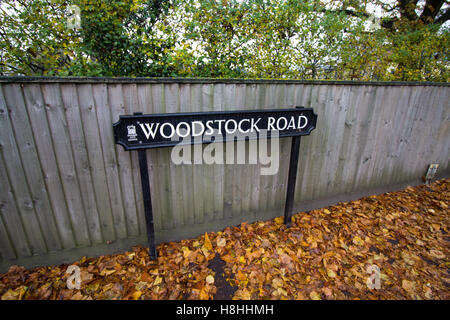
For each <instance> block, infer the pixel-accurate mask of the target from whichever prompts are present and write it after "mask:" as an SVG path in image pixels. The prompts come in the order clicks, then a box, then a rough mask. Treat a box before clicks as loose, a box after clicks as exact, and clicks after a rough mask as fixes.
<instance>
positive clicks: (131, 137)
mask: <svg viewBox="0 0 450 320" xmlns="http://www.w3.org/2000/svg"><path fill="white" fill-rule="evenodd" d="M127 130H128V134H127V137H128V141H136V140H137V133H136V126H134V125H129V126H127Z"/></svg>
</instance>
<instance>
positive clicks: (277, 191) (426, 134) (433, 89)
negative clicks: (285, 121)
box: [0, 79, 450, 268]
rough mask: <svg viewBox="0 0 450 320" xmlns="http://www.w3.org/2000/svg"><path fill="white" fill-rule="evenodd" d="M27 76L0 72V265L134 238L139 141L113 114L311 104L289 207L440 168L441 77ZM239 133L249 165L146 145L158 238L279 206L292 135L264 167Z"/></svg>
mask: <svg viewBox="0 0 450 320" xmlns="http://www.w3.org/2000/svg"><path fill="white" fill-rule="evenodd" d="M19 80H20V79H19ZM38 80H39V79H36V81H28V82H27V81H24V82H20V81H18V80H17V79H16V80H15V81H11V83H8V82H7V81H4V80H2V81H1V83H0V89H1V90H0V179H1V183H0V266H1V267H2V268H5V267H6V266H7V265H8V264H11V263H13V262H14V263H17V262H18V261H21V260H20V259H25V258H26V259H28V260H27V261H33V257H34V256H39V257H41V258H39V259H37V258H36V259H37V260H36V261H38V260H39V261H42V257H44V256H45V255H46V254H50V253H52V254H54V253H58V252H63V251H61V250H65V251H64V252H65V253H64V254H62V253H61V256H65V257H66V256H67V252H68V251H67V250H72V251H73V252H81V251H83V250H84V251H83V252H84V253H85V254H86V253H89V252H92V253H94V252H98V251H97V249H98V248H100V247H102V248H103V246H105V245H106V246H107V245H108V244H111V243H113V244H114V243H116V244H117V246H119V244H120V243H127V244H129V243H130V241H131V242H133V241H135V242H136V243H139V241H141V240H142V239H143V240H142V241H144V243H145V238H146V237H145V235H146V229H145V218H144V210H143V201H142V190H141V185H140V175H139V164H138V158H137V154H136V152H125V151H124V150H123V148H122V147H121V146H118V145H115V144H114V141H113V131H112V123H113V122H116V121H118V119H119V115H121V114H132V113H134V112H142V113H144V114H149V113H167V112H197V111H224V110H239V109H269V108H286V107H295V106H305V107H312V108H314V110H315V113H316V114H318V123H317V128H316V130H314V131H313V132H312V134H311V135H310V136H307V137H303V138H302V140H301V148H300V158H299V166H298V172H297V183H296V190H295V201H294V208H297V209H299V208H300V209H301V208H302V203H305V202H308V201H316V200H323V199H327V198H332V197H335V196H339V195H343V194H350V193H352V192H357V191H358V192H359V191H361V190H366V189H367V190H369V189H371V188H377V187H381V186H385V185H386V186H387V185H395V184H400V183H403V182H407V181H411V180H414V179H418V178H420V176H422V175H423V174H424V173H425V170H426V168H427V166H428V164H430V163H439V164H440V167H439V169H438V172H441V173H442V174H444V175H448V174H450V163H449V159H450V137H449V136H450V105H449V101H450V89H449V87H448V86H443V85H439V84H436V85H423V86H421V85H418V84H414V85H408V84H407V83H398V84H395V85H392V86H389V85H388V84H383V83H377V84H374V85H371V84H370V83H358V84H352V83H342V84H340V83H336V82H332V83H308V82H283V81H281V82H267V81H260V82H258V81H256V82H255V81H253V82H252V81H242V82H239V81H228V82H227V81H210V82H208V81H194V80H193V81H180V82H176V81H161V82H158V81H156V80H155V81H150V82H149V81H147V82H145V81H137V82H133V81H125V82H121V81H102V82H96V81H94V80H92V81H91V80H89V81H78V82H77V81H75V82H70V81H68V82H67V81H62V80H61V81H57V79H56V80H55V81H42V82H39V81H38ZM242 145H243V150H245V152H246V157H245V159H246V163H247V164H226V163H225V164H213V165H202V164H192V165H189V164H181V165H175V164H173V163H172V162H171V150H172V149H171V148H163V149H154V150H148V151H147V159H148V160H147V161H148V167H149V174H150V184H151V196H152V203H153V210H154V221H155V231H156V241H157V242H160V241H170V240H178V239H181V238H186V237H192V236H196V235H198V234H200V233H204V232H209V231H217V230H220V229H222V228H223V227H225V226H227V225H232V224H238V223H240V222H243V221H255V220H264V219H269V218H271V217H274V216H282V214H283V210H284V202H285V198H286V185H287V181H286V179H287V173H288V164H289V154H290V146H291V139H290V138H286V139H281V140H280V145H279V154H280V156H279V160H280V161H279V171H278V174H276V175H271V176H264V175H261V168H262V167H265V166H267V165H262V164H261V163H259V161H258V163H253V164H248V162H249V153H251V154H252V159H253V160H252V161H254V160H259V157H257V156H258V154H257V152H258V151H259V150H257V151H256V152H255V150H254V149H255V148H254V147H255V146H254V145H253V146H251V145H250V143H249V142H245V143H244V144H242ZM207 147H208V145H200V146H197V148H199V149H198V150H200V151H202V152H203V151H205V148H207ZM231 147H233V149H234V151H235V153H236V150H237V147H238V143H236V142H235V143H225V144H223V148H224V150H225V151H226V150H227V148H231ZM257 147H258V149H259V147H260V144H259V143H258V144H257ZM266 147H269V149H270V142H269V143H268V146H266ZM250 150H252V152H250ZM229 155H230V154H227V153H226V156H229ZM226 156H225V157H224V161H225V160H226ZM255 156H256V157H255ZM233 158H236V154H234V155H233ZM197 160H199V159H197ZM200 160H203V159H200ZM192 161H193V162H195V159H194V158H192ZM132 239H135V240H132ZM139 239H141V240H139ZM82 248H84V249H82ZM123 249H129V248H123ZM72 251H70V252H72ZM74 254H75V253H74ZM76 258H77V257H76V256H74V259H76ZM52 261H53V260H52Z"/></svg>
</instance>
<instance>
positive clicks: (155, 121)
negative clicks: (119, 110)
mask: <svg viewBox="0 0 450 320" xmlns="http://www.w3.org/2000/svg"><path fill="white" fill-rule="evenodd" d="M316 122H317V115H316V114H314V111H313V109H312V108H304V107H296V108H292V109H271V110H242V111H241V110H239V111H217V112H195V113H165V114H149V115H143V114H142V113H134V114H133V115H121V116H120V117H119V121H118V122H116V123H114V124H113V130H114V139H115V143H117V144H120V145H121V146H123V148H124V149H125V150H126V151H130V150H137V151H138V156H139V169H140V176H141V186H142V194H143V197H144V212H145V221H146V226H147V237H148V244H149V255H150V257H151V259H156V257H157V253H156V245H155V230H154V224H153V210H152V200H151V192H150V181H149V174H148V166H147V154H146V149H152V148H163V147H172V146H175V145H179V144H195V143H211V142H214V141H216V140H217V141H221V142H227V141H237V140H250V139H260V136H261V138H269V139H270V138H271V137H272V133H274V132H276V133H277V135H276V136H278V137H280V138H282V137H292V146H291V155H290V160H289V174H288V183H287V191H286V204H285V210H284V223H285V224H286V226H288V227H290V226H291V217H292V214H293V212H292V209H293V203H294V193H295V192H294V191H295V183H296V178H297V168H298V159H299V153H300V138H301V136H306V135H309V134H310V133H311V131H312V130H314V129H315V127H316ZM263 132H264V133H265V135H264V136H263V135H262V133H263ZM218 137H219V139H217V138H218ZM180 138H182V140H181V141H179V139H180Z"/></svg>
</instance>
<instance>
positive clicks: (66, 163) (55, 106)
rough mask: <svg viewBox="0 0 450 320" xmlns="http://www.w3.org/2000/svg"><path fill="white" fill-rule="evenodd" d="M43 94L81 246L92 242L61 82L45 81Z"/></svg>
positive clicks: (67, 197)
mask: <svg viewBox="0 0 450 320" xmlns="http://www.w3.org/2000/svg"><path fill="white" fill-rule="evenodd" d="M41 89H42V94H43V98H44V103H45V109H46V110H47V112H46V114H47V119H48V124H49V128H50V135H51V141H52V144H53V148H54V150H55V158H56V164H57V168H55V169H56V170H58V171H59V172H60V178H61V182H62V187H63V191H64V195H65V199H66V203H67V209H68V210H69V215H70V220H71V221H72V227H73V228H74V231H75V232H74V233H75V239H76V241H77V244H78V245H80V246H88V245H90V244H91V240H90V235H89V230H88V227H87V222H86V217H85V210H84V207H83V200H82V199H81V194H80V186H79V185H78V178H77V175H76V170H75V164H74V161H73V156H72V146H71V141H70V136H69V132H68V128H67V122H66V119H65V115H64V109H63V105H62V99H61V92H60V89H59V84H42V85H41Z"/></svg>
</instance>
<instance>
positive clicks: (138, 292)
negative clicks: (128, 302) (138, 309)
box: [132, 290, 142, 300]
mask: <svg viewBox="0 0 450 320" xmlns="http://www.w3.org/2000/svg"><path fill="white" fill-rule="evenodd" d="M141 295H142V291H139V290H138V291H135V292H133V295H132V297H133V300H138V299H139V298H140V297H141Z"/></svg>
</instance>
